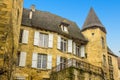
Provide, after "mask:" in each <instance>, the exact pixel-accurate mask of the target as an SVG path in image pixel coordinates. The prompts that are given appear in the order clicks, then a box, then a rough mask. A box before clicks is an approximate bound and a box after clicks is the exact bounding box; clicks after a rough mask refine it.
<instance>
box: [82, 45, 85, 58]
mask: <svg viewBox="0 0 120 80" xmlns="http://www.w3.org/2000/svg"><path fill="white" fill-rule="evenodd" d="M81 57H85V46H84V45H81Z"/></svg>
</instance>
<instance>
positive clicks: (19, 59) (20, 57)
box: [16, 52, 26, 66]
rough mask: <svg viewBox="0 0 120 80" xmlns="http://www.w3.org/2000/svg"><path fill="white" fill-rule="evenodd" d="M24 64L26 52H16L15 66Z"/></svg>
mask: <svg viewBox="0 0 120 80" xmlns="http://www.w3.org/2000/svg"><path fill="white" fill-rule="evenodd" d="M25 64H26V52H18V53H17V64H16V65H17V66H25Z"/></svg>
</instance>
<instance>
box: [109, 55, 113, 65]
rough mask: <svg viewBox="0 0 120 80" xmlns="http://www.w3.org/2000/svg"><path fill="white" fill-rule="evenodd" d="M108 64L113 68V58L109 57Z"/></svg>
mask: <svg viewBox="0 0 120 80" xmlns="http://www.w3.org/2000/svg"><path fill="white" fill-rule="evenodd" d="M108 64H109V65H110V66H112V57H111V56H108Z"/></svg>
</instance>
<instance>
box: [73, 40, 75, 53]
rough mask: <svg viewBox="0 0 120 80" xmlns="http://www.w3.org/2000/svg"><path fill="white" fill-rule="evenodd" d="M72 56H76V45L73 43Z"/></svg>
mask: <svg viewBox="0 0 120 80" xmlns="http://www.w3.org/2000/svg"><path fill="white" fill-rule="evenodd" d="M73 54H75V55H76V43H75V42H73Z"/></svg>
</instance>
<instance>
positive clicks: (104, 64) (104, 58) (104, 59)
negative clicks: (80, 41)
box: [103, 55, 106, 66]
mask: <svg viewBox="0 0 120 80" xmlns="http://www.w3.org/2000/svg"><path fill="white" fill-rule="evenodd" d="M103 66H106V56H105V55H103Z"/></svg>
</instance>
